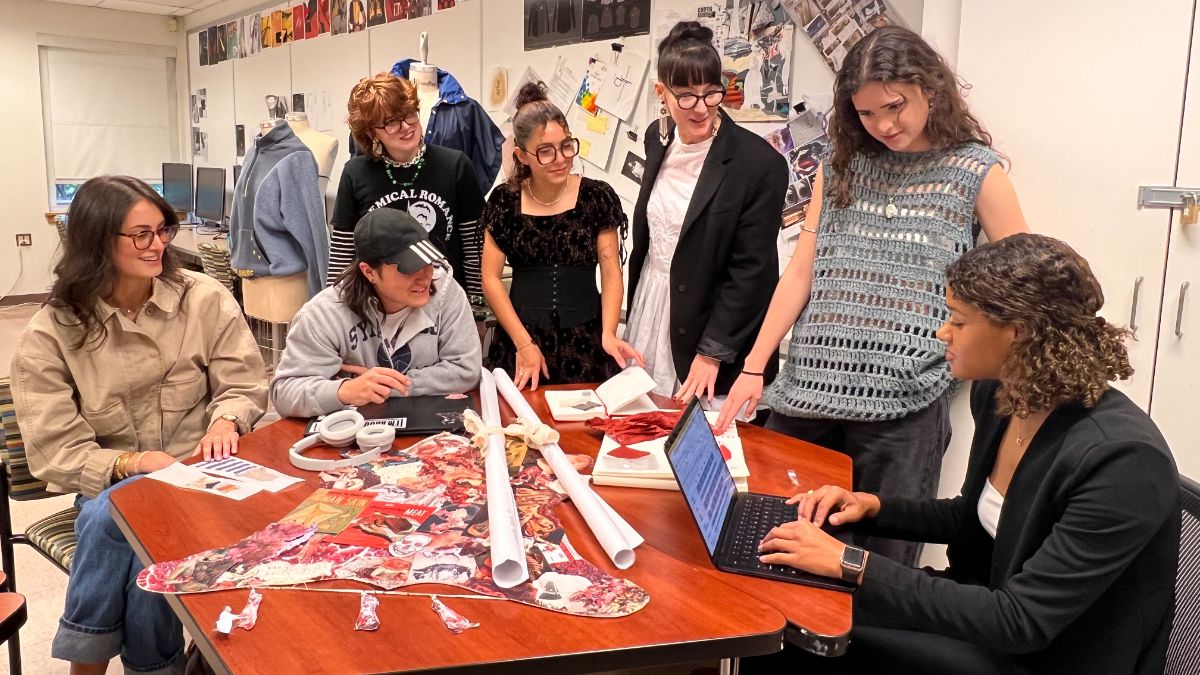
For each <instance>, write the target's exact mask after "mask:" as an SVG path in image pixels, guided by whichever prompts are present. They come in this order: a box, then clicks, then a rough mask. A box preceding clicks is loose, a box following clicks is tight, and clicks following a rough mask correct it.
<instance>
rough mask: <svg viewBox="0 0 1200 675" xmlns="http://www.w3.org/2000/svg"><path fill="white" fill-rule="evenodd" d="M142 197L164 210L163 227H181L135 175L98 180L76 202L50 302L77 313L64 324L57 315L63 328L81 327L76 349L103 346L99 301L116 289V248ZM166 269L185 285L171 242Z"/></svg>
mask: <svg viewBox="0 0 1200 675" xmlns="http://www.w3.org/2000/svg"><path fill="white" fill-rule="evenodd" d="M143 199H144V200H146V201H148V202H150V203H151V204H153V205H154V206H155V208H157V209H158V210H159V211H161V212H162V214H163V220H164V223H163V224H164V226H166V227H171V226H174V227H178V226H179V218H178V217H177V216H176V215H175V210H174V209H173V208H171V206H170V204H167V201H166V200H165V199H163V198H162V197H160V196H159V194H158V193H157V192H155V191H154V189H153V188H151V187H150V186H149V185H146V184H145V183H143V182H142V181H140V180H138V179H136V178H132V177H130V176H98V177H96V178H93V179H91V180H89V181H88V182H86V183H84V184H83V185H82V186H81V187H80V188H79V190H78V191H77V192H76V193H75V198H74V199H73V200H71V206H70V209H69V210H68V212H67V236H66V239H65V241H64V244H63V255H62V259H61V260H59V261H58V264H57V265H55V266H54V276H55V280H54V286H53V287H52V288H51V289H50V299H49V300H47V304H49V305H51V306H53V307H57V308H60V309H63V310H66V313H67V314H70V315H72V316H74V318H75V322H74V323H63V322H61V321H60V320H59V318H58V317H57V316H56V317H55V321H56V322H58V323H59V325H61V326H78V327H79V329H80V335H79V342H77V343H76V344H75V349H80V348H82V347H83V346H84V345H87V344H91V345H92V348H99V347H100V346H101V345H102V344H104V340H105V339H106V338H107V337H108V330H107V329H106V328H105V327H104V323H103V322H102V321H101V320H100V314H99V312H97V309H96V301H97V300H99V299H100V298H102V297H104V296H105V295H108V294H109V293H111V292H112V290H113V284H115V283H116V281H117V268H116V266H115V265H113V247H115V246H116V245H117V240H118V239H119V234H120V232H121V225H122V224H124V222H125V217H126V216H128V215H129V211H130V210H131V209H132V208H133V206H134V204H137V203H138V202H139V201H141V200H143ZM162 269H163V271H162V274H161V275H160V277H159V278H160V279H163V280H164V281H167V282H169V283H172V284H176V285H178V286H179V287H180V288H183V287H185V286H186V282H185V280H184V277H183V275H182V274H180V273H179V266H178V263H176V261H175V255H174V253H172V251H171V247H169V246H168V247H166V248H164V249H163V253H162Z"/></svg>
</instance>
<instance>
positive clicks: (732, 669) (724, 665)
mask: <svg viewBox="0 0 1200 675" xmlns="http://www.w3.org/2000/svg"><path fill="white" fill-rule="evenodd" d="M740 664H741V659H739V658H738V657H736V656H734V657H733V658H728V659H721V670H720V673H721V675H738V666H739V665H740Z"/></svg>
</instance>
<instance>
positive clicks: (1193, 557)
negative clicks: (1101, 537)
mask: <svg viewBox="0 0 1200 675" xmlns="http://www.w3.org/2000/svg"><path fill="white" fill-rule="evenodd" d="M1179 492H1180V495H1179V496H1180V500H1181V501H1182V502H1183V521H1182V522H1181V523H1180V529H1179V574H1178V575H1177V576H1176V578H1175V619H1174V621H1173V622H1172V626H1171V644H1170V646H1168V647H1167V667H1166V668H1165V669H1163V673H1164V675H1194V674H1195V673H1200V483H1197V482H1196V481H1194V480H1191V479H1190V478H1187V477H1185V476H1180V477H1179Z"/></svg>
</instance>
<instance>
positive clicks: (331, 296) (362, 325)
mask: <svg viewBox="0 0 1200 675" xmlns="http://www.w3.org/2000/svg"><path fill="white" fill-rule="evenodd" d="M435 283H436V289H437V292H436V293H434V294H433V297H431V298H430V300H429V304H427V305H425V306H424V307H419V308H415V309H413V310H412V314H411V315H410V316H409V317H408V319H407V320H406V321H405V322H404V326H403V328H402V329H401V331H400V334H399V336H398V337H397V339H396V344H395V346H394V347H393V350H392V354H390V355H389V354H387V350H386V348H385V347H384V344H383V338H382V337H381V335H380V332H381V331H380V323H381V322H382V320H383V313H382V312H380V311H379V309H378V307H377V306H374V305H373V306H372V311H371V314H372V316H371V320H370V321H362V320H361V319H359V318H358V316H356V315H355V314H354V313H353V312H351V311H350V308H349V307H347V306H346V305H345V304H343V303H342V299H341V286H331V287H329V288H326V289H325V290H323V291H321V292H320V293H318V294H317V295H316V297H314V298H313V299H312V300H309V301H308V302H307V303H305V305H304V306H303V307H301V308H300V311H299V312H297V313H296V316H295V318H293V319H292V323H291V326H290V327H289V329H288V336H287V348H286V349H284V350H283V356H282V357H281V358H280V360H279V366H278V367H277V368H276V369H275V377H274V378H273V379H272V380H271V400H272V401H273V402H274V403H275V409H276V410H277V411H278V412H279V414H280V415H282V416H284V417H312V416H314V415H324V414H326V413H329V412H333V411H334V410H340V409H342V408H345V407H347V406H345V405H344V404H342V403H341V402H340V401H339V400H338V397H337V392H338V387H340V386H341V383H342V380H343V378H342V377H340V376H339V373H341V371H342V364H343V363H349V364H353V365H359V366H364V367H367V368H373V367H375V366H379V365H383V366H384V367H389V368H390V367H393V364H394V366H395V368H396V369H397V370H400V371H401V372H403V373H405V374H406V375H408V376H409V377H410V378H412V386H411V387H410V388H409V392H408V393H409V395H410V396H425V395H430V394H459V393H465V392H467V391H469V390H471V389H474V388H475V387H476V386H477V385H478V384H479V374H480V370H481V368H482V366H483V353H482V349H481V347H480V344H479V333H478V331H476V329H475V320H474V317H473V316H472V314H471V306H470V304H468V302H467V294H466V293H465V292H463V289H462V287H461V286H459V285H458V284H457V283H456V282H455V281H454V279H452V278H449V277H443V278H442V279H439V280H437V281H436V282H435ZM405 362H407V363H408V367H407V368H405V367H404V365H403V363H405ZM392 395H393V396H396V395H398V394H396V393H395V392H393V394H392Z"/></svg>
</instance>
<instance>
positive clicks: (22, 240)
mask: <svg viewBox="0 0 1200 675" xmlns="http://www.w3.org/2000/svg"><path fill="white" fill-rule="evenodd" d="M17 246H33V235H32V234H18V235H17Z"/></svg>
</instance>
